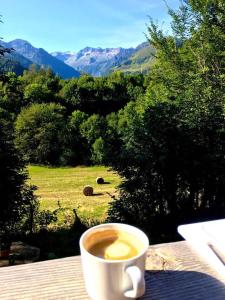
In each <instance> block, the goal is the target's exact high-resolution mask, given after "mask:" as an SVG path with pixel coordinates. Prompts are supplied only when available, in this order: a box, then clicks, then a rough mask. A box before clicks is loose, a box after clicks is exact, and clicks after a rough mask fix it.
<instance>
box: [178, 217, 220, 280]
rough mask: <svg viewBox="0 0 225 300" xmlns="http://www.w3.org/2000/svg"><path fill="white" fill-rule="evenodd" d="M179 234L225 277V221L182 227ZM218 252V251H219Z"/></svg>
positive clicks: (179, 228)
mask: <svg viewBox="0 0 225 300" xmlns="http://www.w3.org/2000/svg"><path fill="white" fill-rule="evenodd" d="M178 232H179V233H180V234H181V235H182V236H183V237H184V238H185V240H187V241H188V242H189V243H190V244H191V245H192V246H193V248H195V249H196V251H198V253H199V254H200V256H202V257H204V259H206V260H207V262H208V263H209V264H210V265H211V266H212V267H214V268H215V269H216V270H217V271H218V272H219V273H220V274H221V275H223V276H224V277H225V264H224V261H223V259H222V258H221V255H220V254H222V255H224V257H225V219H221V220H215V221H208V222H200V223H193V224H187V225H181V226H179V227H178ZM217 250H218V251H217Z"/></svg>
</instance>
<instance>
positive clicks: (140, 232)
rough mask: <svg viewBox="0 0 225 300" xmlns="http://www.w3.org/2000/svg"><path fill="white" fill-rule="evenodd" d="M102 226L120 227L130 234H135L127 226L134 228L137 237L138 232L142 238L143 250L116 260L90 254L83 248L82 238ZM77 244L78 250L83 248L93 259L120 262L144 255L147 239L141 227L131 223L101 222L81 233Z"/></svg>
mask: <svg viewBox="0 0 225 300" xmlns="http://www.w3.org/2000/svg"><path fill="white" fill-rule="evenodd" d="M102 227H117V228H118V229H119V228H121V230H125V231H128V232H130V233H132V234H135V233H134V232H133V231H131V230H130V231H129V228H130V229H133V230H135V231H136V232H137V233H138V234H136V235H137V236H138V237H139V234H140V235H141V236H142V240H144V244H145V245H144V247H143V250H142V251H140V253H139V254H137V255H136V256H133V257H131V258H127V259H118V260H110V259H104V258H101V257H98V256H95V255H93V254H91V253H90V252H88V250H86V249H85V247H84V245H83V244H84V239H85V238H86V236H87V235H88V234H89V233H90V232H92V231H95V230H96V229H99V228H102ZM126 229H127V230H126ZM139 238H140V237H139ZM79 245H80V250H83V251H84V252H85V253H86V254H87V255H88V256H90V257H92V258H93V259H95V260H97V261H100V262H104V263H121V262H129V261H133V260H136V259H138V258H139V257H141V256H142V255H144V254H145V253H146V252H147V250H148V247H149V239H148V237H147V235H146V234H145V233H144V232H143V231H142V230H141V229H139V228H137V227H135V226H133V225H128V224H125V223H103V224H100V225H96V226H93V227H91V228H89V229H87V230H86V231H85V232H84V233H83V234H82V235H81V237H80V241H79Z"/></svg>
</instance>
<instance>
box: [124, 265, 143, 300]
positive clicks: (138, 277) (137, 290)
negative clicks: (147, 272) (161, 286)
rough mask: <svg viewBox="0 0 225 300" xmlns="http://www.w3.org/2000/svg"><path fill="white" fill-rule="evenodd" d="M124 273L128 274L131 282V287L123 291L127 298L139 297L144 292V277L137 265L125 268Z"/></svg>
mask: <svg viewBox="0 0 225 300" xmlns="http://www.w3.org/2000/svg"><path fill="white" fill-rule="evenodd" d="M125 271H126V273H127V274H128V275H129V276H130V279H131V281H132V284H133V289H132V290H128V291H126V292H125V293H124V295H125V297H127V298H133V299H136V298H139V297H141V296H142V295H143V294H144V292H145V279H144V274H143V272H141V270H140V269H139V268H138V267H137V266H131V267H128V268H126V270H125Z"/></svg>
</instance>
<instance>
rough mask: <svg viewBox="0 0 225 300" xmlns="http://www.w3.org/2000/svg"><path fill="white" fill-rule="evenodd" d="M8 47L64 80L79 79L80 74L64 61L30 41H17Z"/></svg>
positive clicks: (9, 43)
mask: <svg viewBox="0 0 225 300" xmlns="http://www.w3.org/2000/svg"><path fill="white" fill-rule="evenodd" d="M7 47H10V48H13V49H14V50H15V51H16V52H17V53H19V54H20V55H22V56H24V57H25V58H27V59H28V60H30V61H31V62H32V63H34V64H37V65H39V66H44V67H50V68H51V69H52V70H53V72H55V73H56V74H58V75H59V76H61V77H62V78H71V77H79V76H80V73H79V72H78V71H76V70H75V69H74V68H72V67H71V66H69V65H67V64H65V63H64V62H63V61H62V60H60V59H57V57H55V56H52V55H51V54H49V53H48V52H47V51H46V50H45V49H43V48H36V47H34V46H33V45H31V44H30V43H29V42H28V41H25V40H22V39H15V40H13V41H11V42H8V43H7Z"/></svg>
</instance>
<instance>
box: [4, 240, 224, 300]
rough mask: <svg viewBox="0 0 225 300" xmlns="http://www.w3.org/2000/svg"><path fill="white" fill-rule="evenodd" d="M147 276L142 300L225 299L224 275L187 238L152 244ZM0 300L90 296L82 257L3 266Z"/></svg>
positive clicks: (79, 299)
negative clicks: (84, 280)
mask: <svg viewBox="0 0 225 300" xmlns="http://www.w3.org/2000/svg"><path fill="white" fill-rule="evenodd" d="M145 277H146V283H147V284H146V287H147V288H146V293H145V295H144V296H143V297H142V298H141V299H142V300H147V299H149V300H165V299H166V300H178V299H179V300H189V299H190V300H196V299H199V300H203V299H207V300H208V299H212V300H220V299H221V300H222V299H223V300H224V299H225V278H222V277H221V276H220V275H219V274H217V272H216V271H214V270H213V269H212V268H211V267H210V266H209V265H208V264H207V263H206V262H205V261H204V260H202V259H201V258H200V257H199V256H198V254H197V253H196V252H195V251H194V250H192V249H191V248H190V246H189V245H188V244H187V242H185V241H184V242H177V243H169V244H160V245H154V246H151V247H149V251H148V255H147V261H146V275H145ZM0 299H1V300H6V299H7V300H28V299H29V300H30V299H32V300H37V299H40V300H47V299H48V300H53V299H54V300H61V299H66V300H72V299H77V300H84V299H89V297H88V296H87V294H86V291H85V288H84V282H83V275H82V270H81V261H80V257H79V256H74V257H68V258H63V259H56V260H50V261H44V262H37V263H32V264H25V265H19V266H11V267H3V268H0ZM106 300H107V299H106ZM115 300H116V299H115Z"/></svg>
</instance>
